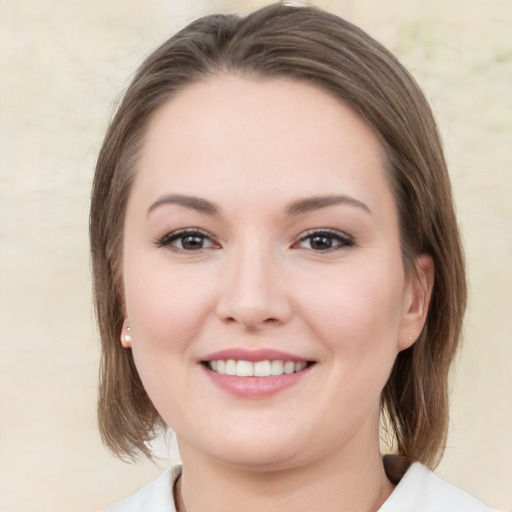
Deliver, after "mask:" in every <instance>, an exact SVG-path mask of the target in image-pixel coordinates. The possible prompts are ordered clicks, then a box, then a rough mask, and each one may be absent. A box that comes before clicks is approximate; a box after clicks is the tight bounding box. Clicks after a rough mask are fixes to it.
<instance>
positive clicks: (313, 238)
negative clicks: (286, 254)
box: [294, 229, 354, 252]
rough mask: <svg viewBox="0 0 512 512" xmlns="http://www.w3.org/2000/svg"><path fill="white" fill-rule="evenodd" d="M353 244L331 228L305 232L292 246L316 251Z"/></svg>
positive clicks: (325, 250)
mask: <svg viewBox="0 0 512 512" xmlns="http://www.w3.org/2000/svg"><path fill="white" fill-rule="evenodd" d="M353 245H354V241H353V240H352V239H351V238H350V237H348V236H347V235H345V234H344V233H341V232H340V231H336V230H333V229H320V230H312V231H309V232H308V233H306V234H305V235H304V236H302V237H301V238H300V240H299V241H298V242H297V243H296V244H294V247H298V248H301V249H311V250H313V251H318V252H327V251H332V250H337V249H343V248H346V247H352V246H353Z"/></svg>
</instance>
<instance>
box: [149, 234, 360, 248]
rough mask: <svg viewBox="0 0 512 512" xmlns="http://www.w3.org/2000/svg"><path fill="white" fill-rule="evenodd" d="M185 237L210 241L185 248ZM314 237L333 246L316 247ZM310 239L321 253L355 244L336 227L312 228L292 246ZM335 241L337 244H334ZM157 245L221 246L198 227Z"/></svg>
mask: <svg viewBox="0 0 512 512" xmlns="http://www.w3.org/2000/svg"><path fill="white" fill-rule="evenodd" d="M185 238H198V239H201V242H202V243H203V244H204V243H205V241H207V242H208V244H209V245H208V246H206V247H204V246H201V247H199V248H195V249H190V248H188V249H187V248H185V247H184V246H183V241H184V239H185ZM314 238H318V239H323V240H324V241H327V240H330V241H331V242H330V243H331V246H330V247H326V248H320V249H314V248H313V247H312V246H311V243H314V242H313V239H314ZM179 240H181V244H180V245H181V247H179V246H177V245H173V242H176V241H179ZM307 240H310V247H309V249H310V250H312V251H314V252H320V253H326V252H331V251H339V250H342V249H346V248H348V247H352V246H354V245H355V242H354V240H353V239H352V238H350V237H349V236H347V235H346V234H344V233H342V232H340V231H336V230H334V229H311V230H309V231H307V232H306V233H305V234H303V235H302V236H301V237H300V238H299V240H298V241H297V242H294V243H293V244H292V246H291V247H292V248H294V249H296V248H297V249H299V248H304V247H301V244H302V243H304V242H305V241H307ZM333 241H337V242H338V243H335V242H333ZM333 243H335V245H332V244H333ZM156 245H157V246H158V247H170V248H172V250H175V251H178V252H185V253H191V252H199V251H201V250H203V249H211V248H215V249H217V248H219V247H220V245H219V243H218V242H217V241H216V240H215V237H213V236H212V235H210V234H209V233H207V232H205V231H203V230H201V229H197V228H187V229H180V230H178V231H173V232H172V233H169V234H167V235H165V236H164V237H163V238H161V239H159V240H157V242H156Z"/></svg>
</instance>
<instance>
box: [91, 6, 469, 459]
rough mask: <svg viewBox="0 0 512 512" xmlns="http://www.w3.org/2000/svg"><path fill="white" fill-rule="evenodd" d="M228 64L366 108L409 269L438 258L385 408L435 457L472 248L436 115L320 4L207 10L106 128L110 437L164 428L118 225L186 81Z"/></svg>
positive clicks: (101, 193) (100, 179)
mask: <svg viewBox="0 0 512 512" xmlns="http://www.w3.org/2000/svg"><path fill="white" fill-rule="evenodd" d="M224 72H227V73H235V74H240V75H244V76H256V77H267V78H272V77H287V78H290V79H295V80H300V81H305V82H308V83H310V84H313V85H316V86H317V87H319V88H321V89H322V90H324V91H327V92H329V93H330V94H332V95H334V96H335V97H337V98H339V99H340V101H342V102H344V103H345V104H346V105H348V106H350V107H351V108H353V109H354V110H355V111H356V112H358V113H359V114H360V115H361V116H362V117H363V118H364V119H365V121H366V122H367V123H368V124H369V125H370V126H371V127H372V128H373V129H374V131H375V133H376V134H377V135H378V137H379V139H380V141H381V143H382V145H383V148H384V150H385V154H386V162H385V164H386V169H387V171H388V178H389V181H390V187H391V189H392V191H393V193H394V197H395V200H396V203H397V207H398V212H399V218H400V231H401V244H402V255H403V262H404V267H405V270H406V273H407V274H408V275H409V276H410V277H411V278H414V260H415V257H416V256H418V255H420V254H428V255H430V256H431V257H432V259H433V261H434V265H435V279H434V287H433V292H432V298H431V302H430V308H429V312H428V316H427V320H426V323H425V327H424V329H423V331H422V333H421V335H420V337H419V339H418V340H417V341H416V342H415V343H414V344H413V345H412V346H411V347H410V348H408V349H406V350H404V351H402V352H400V353H399V354H398V357H397V359H396V362H395V364H394V366H393V369H392V371H391V375H390V377H389V380H388V382H387V384H386V386H385V388H384V390H383V392H382V396H381V410H382V412H383V416H384V417H385V418H387V426H388V428H389V429H390V430H391V431H392V433H393V435H394V436H395V439H396V448H397V452H398V453H399V454H402V455H405V456H407V457H409V458H411V459H413V460H417V461H420V462H422V463H424V464H426V465H427V466H429V467H431V468H433V467H435V466H436V465H437V463H438V461H439V460H440V458H441V456H442V453H443V450H444V447H445V443H446V437H447V429H448V396H447V393H448V392H447V382H448V374H449V368H450V364H451V362H452V360H453V358H454V355H455V351H456V348H457V345H458V342H459V338H460V334H461V328H462V319H463V316H464V311H465V307H466V280H465V264H464V257H463V252H462V247H461V242H460V236H459V231H458V226H457V221H456V217H455V212H454V207H453V199H452V192H451V185H450V181H449V177H448V173H447V169H446V163H445V161H444V156H443V149H442V145H441V141H440V137H439V133H438V130H437V127H436V123H435V121H434V118H433V115H432V112H431V110H430V107H429V105H428V103H427V101H426V99H425V97H424V95H423V94H422V92H421V90H420V89H419V87H418V85H417V84H416V82H415V81H414V79H413V78H412V77H411V75H410V74H409V73H408V72H407V71H406V70H405V68H404V67H403V66H402V65H401V64H400V63H399V61H398V60H397V59H396V58H395V57H394V56H393V55H392V54H391V53H390V52H389V51H388V50H386V49H385V48H384V47H383V46H382V45H381V44H379V43H378V42H376V41H375V40H374V39H372V38H371V37H370V36H368V35H367V34H366V33H365V32H363V31H362V30H361V29H359V28H357V27H356V26H354V25H352V24H351V23H349V22H347V21H345V20H343V19H341V18H339V17H337V16H334V15H332V14H328V13H326V12H324V11H322V10H320V9H318V8H315V7H300V8H296V7H290V6H285V5H280V4H275V5H271V6H269V7H265V8H263V9H260V10H258V11H256V12H254V13H252V14H250V15H249V16H246V17H238V16H235V15H211V16H206V17H204V18H201V19H199V20H197V21H195V22H193V23H191V24H190V25H188V26H187V27H186V28H184V29H183V30H181V31H180V32H178V33H177V34H176V35H175V36H173V37H172V38H170V39H169V40H168V41H166V42H165V43H164V44H163V45H162V46H160V47H159V48H158V49H157V50H156V51H155V52H153V53H152V54H151V55H150V56H149V57H148V58H147V59H146V61H145V62H144V63H143V64H142V66H141V67H140V68H139V70H138V71H137V73H136V75H135V77H134V78H133V80H132V82H131V84H130V86H129V87H128V89H127V91H126V93H125V95H124V98H123V100H122V102H121V103H120V105H119V107H118V109H117V111H116V113H115V116H114V118H113V120H112V122H111V124H110V127H109V129H108V131H107V134H106V136H105V140H104V142H103V146H102V148H101V151H100V154H99V158H98V161H97V165H96V171H95V176H94V183H93V189H92V203H91V215H90V239H91V253H92V270H93V286H94V299H95V307H96V314H97V319H98V324H99V330H100V336H101V344H102V355H101V367H100V384H99V402H98V411H99V426H100V432H101V435H102V438H103V440H104V443H105V444H106V446H107V447H108V448H109V449H110V450H111V451H112V452H113V453H114V454H116V455H118V456H120V457H125V458H129V459H134V458H136V456H137V454H138V453H139V452H142V453H144V454H145V455H146V456H148V457H151V450H150V447H149V445H148V443H149V442H150V441H151V440H152V439H153V438H154V437H155V436H156V435H157V434H158V433H159V431H160V430H161V429H165V428H166V425H165V423H164V422H163V420H162V419H161V417H160V416H159V414H158V412H157V411H156V409H155V408H154V406H153V404H152V402H151V400H150V398H149V397H148V395H147V393H146V391H145V390H144V387H143V385H142V382H141V381H140V378H139V376H138V373H137V370H136V368H135V364H134V361H133V357H132V353H131V351H130V350H126V349H123V348H122V346H121V343H120V341H119V340H120V335H121V329H122V323H123V317H124V315H123V291H122V279H121V270H122V243H123V224H124V216H125V211H126V204H127V200H128V196H129V193H130V188H131V184H132V182H133V178H134V174H135V168H136V164H137V157H138V153H139V150H140V147H141V145H142V143H143V138H144V134H145V129H146V127H147V125H148V122H149V120H150V119H151V116H152V115H153V114H154V113H155V112H156V111H157V110H158V109H159V107H161V106H162V105H163V104H164V103H165V102H167V101H169V100H170V99H171V98H173V97H174V96H176V94H177V93H178V92H179V91H180V90H182V89H184V88H185V87H187V86H189V85H191V84H193V83H196V82H199V81H202V80H207V79H208V78H209V77H212V76H215V75H217V74H219V73H224Z"/></svg>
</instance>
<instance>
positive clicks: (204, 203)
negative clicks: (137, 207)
mask: <svg viewBox="0 0 512 512" xmlns="http://www.w3.org/2000/svg"><path fill="white" fill-rule="evenodd" d="M164 204H178V205H180V206H184V207H185V208H190V209H191V210H196V211H198V212H200V213H205V214H207V215H218V214H219V208H218V207H217V206H215V204H214V203H212V202H210V201H208V200H207V199H201V198H200V197H195V196H184V195H181V194H168V195H164V196H161V197H159V198H158V199H157V200H156V201H155V202H154V203H153V204H152V205H151V206H150V207H149V208H148V211H147V215H149V214H150V213H151V212H152V211H153V210H155V209H156V208H158V207H159V206H162V205H164Z"/></svg>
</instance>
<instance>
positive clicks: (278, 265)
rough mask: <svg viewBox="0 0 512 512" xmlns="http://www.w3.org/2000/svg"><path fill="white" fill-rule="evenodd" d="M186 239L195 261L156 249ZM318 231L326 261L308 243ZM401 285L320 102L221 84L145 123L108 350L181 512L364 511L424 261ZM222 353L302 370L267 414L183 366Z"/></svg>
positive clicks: (385, 204)
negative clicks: (161, 435) (157, 431)
mask: <svg viewBox="0 0 512 512" xmlns="http://www.w3.org/2000/svg"><path fill="white" fill-rule="evenodd" d="M175 195H180V196H186V197H195V198H201V199H203V200H206V201H208V202H209V203H211V204H213V205H214V206H215V207H216V209H217V210H218V212H217V213H216V214H212V212H211V211H210V212H208V211H200V210H198V209H197V206H198V205H197V204H191V203H190V200H187V201H188V203H187V204H178V203H176V202H172V201H169V198H168V196H175ZM333 195H336V196H337V197H340V196H341V197H344V198H345V199H344V200H342V201H341V202H337V203H335V204H328V205H327V204H319V203H317V204H316V205H315V207H314V208H310V209H308V208H306V207H305V206H304V204H303V205H302V209H301V211H299V212H297V211H295V212H293V213H290V211H289V210H290V205H292V204H294V203H297V201H302V200H304V199H310V198H318V197H329V198H330V197H332V196H333ZM347 197H348V198H350V199H349V200H347V199H346V198H347ZM165 198H167V199H165ZM324 202H325V201H324ZM327 202H329V201H327ZM308 204H309V206H311V203H308ZM199 206H204V204H203V203H201V204H200V205H199ZM203 209H204V208H203ZM296 209H297V208H296ZM299 210H300V208H299ZM192 228H193V229H194V230H195V231H197V230H199V231H200V233H199V234H198V235H195V236H196V239H195V240H196V243H198V248H197V249H190V248H189V249H188V250H185V249H183V248H182V245H180V244H183V242H185V243H186V242H187V241H189V239H184V238H179V237H177V238H176V237H175V238H174V239H173V240H172V242H170V239H171V238H172V237H169V236H168V235H169V234H172V233H175V232H176V231H179V230H182V229H192ZM326 229H329V230H332V231H334V232H335V233H334V234H332V232H331V233H330V234H329V233H328V234H327V235H325V233H323V234H322V236H323V237H324V238H325V237H327V242H329V243H331V244H332V246H333V247H332V248H330V249H329V250H323V249H322V247H323V246H320V247H319V246H318V245H314V243H313V242H314V239H313V238H312V237H311V230H313V231H314V232H318V231H322V230H324V231H325V230H326ZM201 233H205V235H202V234H201ZM166 237H167V238H166ZM186 247H190V246H186ZM195 247H197V245H196V246H195ZM416 267H417V270H418V272H419V274H420V276H421V279H419V280H412V279H408V278H407V276H406V275H405V272H404V268H403V265H402V257H401V253H400V239H399V226H398V213H397V209H396V204H395V201H394V198H393V195H392V193H391V190H390V187H389V184H388V181H387V178H386V175H385V172H384V157H383V150H382V148H381V145H380V143H379V141H378V139H377V137H376V135H375V134H374V133H373V131H372V129H371V128H370V127H369V126H368V125H367V124H366V123H365V122H364V121H363V120H362V119H361V118H360V117H359V116H358V115H357V114H355V113H354V112H353V111H352V110H351V109H350V108H349V107H347V106H345V105H344V104H342V103H340V101H339V100H337V99H335V98H333V97H331V96H330V95H329V94H327V93H326V92H324V91H322V90H320V89H318V88H316V87H313V86H311V85H308V84H304V83H300V82H296V81H291V80H287V79H265V80H263V79H255V78H247V77H239V76H232V75H221V76H216V77H214V78H211V79H209V80H208V81H205V82H202V83H199V84H195V85H192V86H189V87H188V88H186V89H185V90H184V91H182V92H181V93H180V94H179V95H178V96H176V97H175V98H173V99H171V100H170V101H168V102H167V103H166V104H165V105H164V106H162V107H161V108H160V109H159V110H158V111H157V112H156V114H155V115H154V116H153V118H152V119H151V121H150V123H149V126H148V130H147V133H146V137H145V142H144V144H143V147H142V150H141V154H140V159H139V162H138V165H137V170H136V178H135V181H134V184H133V188H132V190H131V194H130V197H129V200H128V206H127V212H126V220H125V236H124V248H123V280H124V301H125V310H126V319H125V322H124V328H123V335H124V334H126V328H127V327H128V326H130V328H131V333H130V334H131V341H129V342H127V341H126V340H125V338H124V336H123V337H122V343H123V345H124V346H125V347H126V348H128V349H131V350H132V351H133V355H134V358H135V362H136V365H137V368H138V371H139V373H140V376H141V378H142V381H143V383H144V386H145V388H146V390H147V392H148V394H149V396H150V397H151V399H152V401H153V403H154V404H155V406H156V408H157V409H158V411H159V413H160V414H161V416H162V417H163V419H164V420H165V421H166V423H167V424H168V425H169V426H170V427H171V428H172V429H173V430H174V431H175V433H176V436H177V439H178V444H179V447H180V453H181V456H182V459H183V463H184V470H183V477H182V482H183V498H184V503H185V505H186V508H187V511H188V512H196V511H197V512H199V511H200V510H209V511H211V512H215V511H217V510H218V511H220V510H240V511H247V512H249V511H252V510H284V509H285V508H286V509H287V510H288V509H294V510H295V511H298V512H300V511H302V510H304V511H306V510H308V511H310V510H312V509H313V507H314V508H316V509H318V510H322V511H323V512H329V511H331V510H332V511H337V512H340V511H341V510H350V511H358V510H377V509H378V508H379V506H380V505H381V504H382V503H383V501H385V499H386V498H387V497H388V496H389V494H390V493H391V491H392V485H391V484H390V482H389V481H388V480H387V478H386V476H385V473H384V470H383V466H382V460H381V456H380V452H379V442H378V422H379V396H380V393H381V390H382V388H383V387H384V385H385V383H386V380H387V378H388V375H389V373H390V371H391V368H392V365H393V362H394V360H395V358H396V355H397V353H398V352H399V351H400V350H403V349H405V348H407V347H408V346H410V345H411V344H412V343H413V341H414V340H415V339H416V338H417V336H419V334H420V332H421V329H422V327H423V324H424V321H425V316H426V312H427V307H428V300H429V295H430V290H431V287H432V276H433V265H432V261H431V260H430V258H429V257H427V256H419V257H418V258H417V260H416ZM240 347H241V348H244V349H260V348H264V349H277V350H282V351H285V352H289V353H292V354H295V355H298V356H300V357H303V358H305V359H307V360H308V361H313V362H314V363H315V364H314V365H313V366H312V367H311V368H309V370H308V372H307V375H305V376H304V377H303V378H302V379H300V380H299V381H298V382H297V383H296V384H295V385H293V386H291V387H289V388H287V389H284V390H282V391H280V392H278V393H276V394H273V395H271V396H269V397H264V398H251V397H249V398H247V397H239V396H233V395H232V394H230V393H227V392H226V391H224V390H222V389H220V388H219V387H217V386H216V385H214V384H213V383H212V381H211V379H210V378H208V375H207V371H205V367H204V366H203V365H202V364H200V361H201V360H203V359H204V358H205V356H206V355H207V354H210V353H212V352H214V351H218V350H223V349H227V348H228V349H229V348H240Z"/></svg>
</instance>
